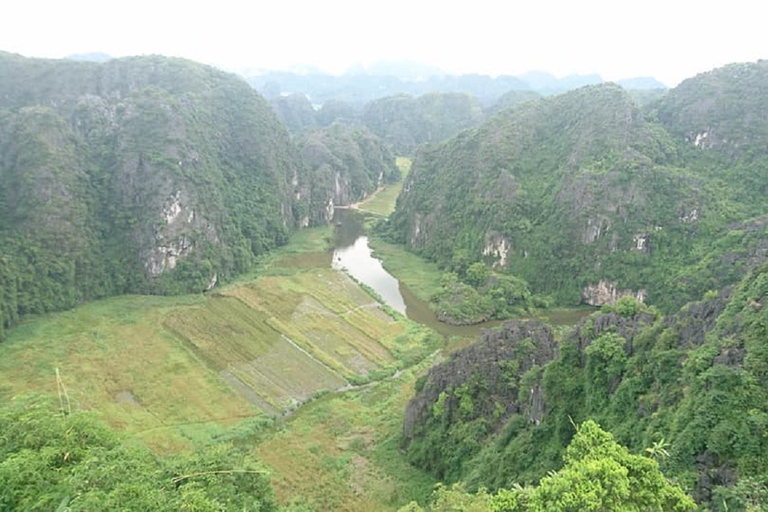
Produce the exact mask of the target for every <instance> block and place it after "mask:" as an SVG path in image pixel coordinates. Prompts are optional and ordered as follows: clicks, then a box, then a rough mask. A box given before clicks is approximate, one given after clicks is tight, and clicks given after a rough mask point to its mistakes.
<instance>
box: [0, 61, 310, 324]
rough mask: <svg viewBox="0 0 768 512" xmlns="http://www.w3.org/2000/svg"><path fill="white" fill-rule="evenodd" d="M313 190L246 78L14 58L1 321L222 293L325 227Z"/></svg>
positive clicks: (5, 131) (0, 80)
mask: <svg viewBox="0 0 768 512" xmlns="http://www.w3.org/2000/svg"><path fill="white" fill-rule="evenodd" d="M302 186H306V184H305V175H304V171H303V167H302V163H301V159H300V156H299V154H298V152H297V151H296V149H295V147H294V146H293V145H292V143H291V141H290V139H289V137H288V135H287V133H286V131H285V129H284V128H283V126H282V125H281V124H280V123H279V122H278V120H277V119H276V117H275V115H274V114H273V113H272V111H271V109H270V106H269V104H268V103H267V102H266V101H265V100H264V99H263V98H262V97H261V96H259V94H258V93H256V92H255V91H253V90H252V89H251V88H250V87H249V86H248V85H247V84H246V83H245V82H243V81H241V80H240V79H238V78H237V77H235V76H233V75H229V74H226V73H223V72H220V71H218V70H215V69H213V68H210V67H207V66H203V65H199V64H195V63H193V62H189V61H185V60H180V59H170V58H163V57H139V58H128V59H118V60H112V61H109V62H106V63H102V64H98V63H90V62H72V61H51V60H41V59H26V58H22V57H19V56H16V55H12V54H5V53H3V54H0V306H1V307H0V313H1V314H0V325H2V326H4V327H7V326H8V325H10V324H11V323H12V322H13V321H15V320H16V319H17V318H18V317H19V316H21V315H26V314H31V313H41V312H44V311H50V310H55V309H63V308H68V307H72V306H74V305H76V304H78V303H80V302H82V301H84V300H90V299H94V298H98V297H105V296H109V295H115V294H121V293H129V292H131V293H144V292H152V293H178V292H188V291H202V290H204V289H206V288H209V287H211V286H213V285H214V284H215V282H216V281H217V280H221V279H226V278H228V277H230V276H232V275H234V274H237V273H240V272H243V271H245V270H247V269H249V268H250V267H251V266H252V265H253V263H254V261H255V258H256V257H257V256H259V255H260V254H262V253H264V252H265V251H267V250H269V249H270V248H273V247H275V246H277V245H280V244H282V243H284V242H285V240H286V239H287V235H288V233H289V232H290V230H291V229H292V228H293V227H294V226H297V225H298V224H299V223H301V222H304V223H306V222H307V220H306V219H307V218H309V222H313V221H319V220H320V219H321V218H322V216H323V215H324V211H322V210H320V211H314V212H313V211H310V210H309V202H310V201H309V200H310V198H309V196H308V195H307V196H302V197H299V196H298V195H297V194H296V192H297V190H298V188H299V187H302ZM299 213H300V214H301V215H299Z"/></svg>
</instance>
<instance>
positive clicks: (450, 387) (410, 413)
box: [403, 321, 557, 446]
mask: <svg viewBox="0 0 768 512" xmlns="http://www.w3.org/2000/svg"><path fill="white" fill-rule="evenodd" d="M556 354H557V344H556V342H555V339H554V335H553V333H552V331H551V329H550V328H549V326H547V325H545V324H542V323H541V322H538V321H522V322H519V321H511V322H506V323H505V324H504V325H503V326H502V327H501V328H500V329H498V330H488V331H485V332H484V333H483V335H482V336H481V338H480V340H479V341H478V342H477V343H475V344H473V345H470V346H469V347H467V348H465V349H462V350H460V351H458V352H455V353H454V354H452V355H451V357H450V359H449V360H448V361H446V362H443V363H441V364H439V365H437V366H433V367H432V368H430V370H429V373H428V374H427V376H426V380H425V382H424V384H423V387H422V388H421V390H420V391H419V392H418V393H417V394H416V396H415V397H414V398H413V399H412V400H411V401H410V402H409V403H408V406H407V407H406V411H405V419H404V423H403V443H404V445H405V446H408V445H409V443H410V442H411V441H412V440H413V439H414V438H416V437H419V436H422V435H424V434H425V431H426V430H425V429H428V428H430V427H429V425H431V424H433V423H434V421H435V420H436V419H437V421H440V422H446V421H447V422H450V421H451V419H453V420H458V419H459V418H462V419H464V420H467V421H471V420H472V419H476V418H480V417H484V418H487V419H489V420H490V421H492V423H494V424H497V425H498V424H500V423H501V422H503V421H504V419H506V418H508V417H509V415H510V414H516V413H520V414H525V415H527V416H528V417H529V419H530V421H532V422H537V421H540V419H541V417H542V416H543V414H544V402H543V400H542V396H541V389H540V387H539V386H538V385H535V386H534V387H532V388H531V389H524V390H521V389H520V385H521V384H520V380H521V378H522V376H523V375H524V374H525V373H526V372H527V371H528V370H530V369H532V368H534V367H535V366H543V365H545V364H546V363H547V362H549V361H550V360H552V359H554V358H555V356H556ZM462 387H463V388H462ZM466 393H468V394H470V395H471V401H472V402H473V405H472V410H471V411H466V410H463V411H462V409H461V400H462V399H461V396H464V394H466ZM441 396H443V397H445V398H442V402H443V404H442V407H444V412H443V413H442V415H441V416H440V418H437V416H438V415H437V413H436V410H435V404H436V403H438V401H440V400H441Z"/></svg>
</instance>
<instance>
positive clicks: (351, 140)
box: [299, 123, 400, 221]
mask: <svg viewBox="0 0 768 512" xmlns="http://www.w3.org/2000/svg"><path fill="white" fill-rule="evenodd" d="M299 145H300V151H301V157H302V159H303V161H304V164H305V166H306V168H307V170H308V172H309V176H311V180H309V181H311V184H312V187H311V193H312V205H310V206H311V210H312V211H318V210H321V209H323V208H325V211H326V215H325V220H327V221H330V220H332V218H333V206H342V205H349V204H352V203H356V202H358V201H360V200H362V199H364V198H365V197H366V196H368V195H369V194H370V193H371V192H374V191H375V190H376V189H377V188H378V187H380V186H382V185H384V184H385V183H391V182H393V181H397V180H398V179H399V178H400V173H399V171H398V169H397V166H395V157H394V155H393V154H392V152H391V151H390V150H389V148H388V147H387V145H386V144H384V141H382V140H381V138H379V137H377V136H376V135H374V134H373V133H371V132H370V131H369V130H368V129H366V128H364V127H362V126H354V125H348V124H342V123H335V124H332V125H331V126H329V127H327V128H322V129H319V130H316V131H314V132H311V133H309V134H307V135H306V136H304V137H303V138H301V140H300V141H299ZM306 220H309V219H306Z"/></svg>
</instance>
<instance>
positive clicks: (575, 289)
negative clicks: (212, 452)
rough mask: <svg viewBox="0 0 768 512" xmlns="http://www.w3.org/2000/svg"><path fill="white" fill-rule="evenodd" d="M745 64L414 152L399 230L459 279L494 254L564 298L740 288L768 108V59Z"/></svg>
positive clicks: (540, 289) (669, 303)
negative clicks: (665, 91) (661, 92)
mask: <svg viewBox="0 0 768 512" xmlns="http://www.w3.org/2000/svg"><path fill="white" fill-rule="evenodd" d="M733 69H734V68H732V67H727V68H723V69H720V70H716V71H713V72H711V73H708V74H704V75H700V76H698V77H695V78H692V79H689V80H687V81H685V82H683V83H682V84H681V85H680V86H679V87H678V88H676V89H675V90H673V91H671V92H670V93H669V95H668V96H666V97H665V98H664V99H663V100H661V101H660V102H658V103H655V104H653V105H651V106H649V107H648V108H647V110H642V109H641V108H640V107H639V106H638V105H637V104H636V103H635V102H634V101H633V99H632V98H631V96H629V95H628V94H627V93H626V92H625V91H624V90H623V89H621V88H620V87H618V86H615V85H611V84H605V85H597V86H588V87H585V88H582V89H578V90H575V91H571V92H569V93H566V94H563V95H560V96H555V97H550V98H544V99H541V100H538V101H532V102H527V103H524V104H521V105H519V106H517V107H514V108H512V109H509V110H506V111H503V112H501V113H500V114H498V115H496V116H495V117H493V118H491V119H489V120H488V121H486V122H485V123H484V124H483V125H482V126H480V127H479V128H477V129H476V130H472V131H468V132H464V133H462V134H461V135H459V136H458V137H456V138H455V139H452V140H450V141H448V142H445V143H443V144H440V145H433V146H430V147H427V148H424V149H423V150H421V151H420V152H419V153H418V154H417V156H416V159H415V161H414V165H413V171H412V172H411V174H410V176H409V178H408V181H407V182H406V183H405V185H404V189H403V190H404V192H403V194H402V195H401V197H400V198H399V200H398V207H397V210H396V212H395V213H394V214H393V215H392V217H391V218H390V222H389V225H388V226H387V227H386V229H387V230H388V231H389V233H390V235H391V236H392V237H393V238H394V239H395V240H397V241H398V242H401V243H404V244H407V245H408V246H409V247H410V248H411V249H412V250H414V251H415V252H417V253H418V254H421V255H423V256H426V257H428V258H430V259H433V260H435V261H437V262H438V263H440V264H441V265H443V266H444V267H445V268H447V269H449V270H454V271H456V272H458V273H459V275H462V273H463V272H465V271H466V268H467V266H468V265H469V264H471V263H472V262H476V261H485V262H486V263H488V264H489V265H492V266H494V267H496V268H497V269H498V270H502V269H503V270H506V271H507V272H509V273H511V274H514V275H516V276H518V277H519V278H522V279H524V280H525V281H527V282H528V283H529V285H530V287H531V291H532V292H534V293H538V294H549V295H551V296H552V297H553V298H554V299H555V301H556V302H560V303H571V304H576V303H579V302H582V301H584V302H587V303H591V304H597V305H599V304H602V303H605V302H611V301H615V300H616V298H618V297H619V296H621V295H624V294H633V295H635V296H636V297H639V298H641V299H647V300H648V301H650V302H651V303H653V304H657V305H659V306H660V307H662V308H663V309H665V310H669V311H671V310H673V309H674V308H675V307H679V306H681V305H682V304H684V303H685V302H686V301H688V300H692V299H695V298H697V297H700V296H701V294H702V293H704V292H705V291H706V290H708V289H719V288H720V287H722V286H724V285H725V284H728V283H733V282H735V281H736V280H737V279H738V278H739V277H740V276H741V275H743V272H744V270H746V269H748V268H750V267H752V266H754V265H755V264H757V263H759V261H760V260H761V258H762V257H764V255H765V239H766V237H765V229H764V227H765V222H763V221H761V220H760V219H759V218H753V216H757V215H761V214H765V213H766V206H765V202H764V201H763V200H761V198H762V197H763V195H762V194H761V193H760V191H761V190H762V189H763V188H764V187H765V182H766V180H764V179H762V176H763V174H765V173H766V172H768V171H766V169H768V161H766V160H765V156H764V153H765V152H764V148H763V146H764V138H761V134H762V133H763V132H764V131H765V129H767V128H766V127H767V126H768V124H766V123H765V119H766V116H764V115H761V114H760V113H761V112H762V113H766V112H768V111H766V107H765V105H764V103H763V102H762V98H763V96H764V95H761V94H759V91H760V90H761V89H760V87H764V86H762V85H761V86H758V85H757V84H756V83H755V84H752V82H760V80H762V83H763V84H764V83H768V67H766V66H765V65H764V63H757V64H746V65H738V66H736V69H738V70H740V72H739V73H734V72H733ZM712 83H716V84H717V85H716V86H714V85H712ZM750 84H752V85H750ZM703 91H708V92H703ZM733 98H738V100H734V99H733ZM731 104H734V105H736V107H738V108H735V109H730V108H728V107H727V105H731ZM746 112H748V115H747V114H746ZM715 133H717V135H715ZM722 140H726V141H730V142H727V143H722V142H721V141H722ZM715 141H720V142H718V143H717V144H715ZM761 141H763V142H761ZM761 148H763V149H761ZM758 182H759V183H758ZM735 231H738V232H735ZM739 241H741V243H739ZM670 276H674V277H670Z"/></svg>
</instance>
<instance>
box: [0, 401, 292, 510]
mask: <svg viewBox="0 0 768 512" xmlns="http://www.w3.org/2000/svg"><path fill="white" fill-rule="evenodd" d="M0 432H2V433H3V434H2V436H0V508H1V509H3V510H167V511H177V510H196V511H201V512H202V511H222V510H233V511H235V510H238V511H240V510H254V511H264V512H266V511H275V510H277V504H276V502H275V499H274V496H273V492H272V489H271V488H270V486H269V478H268V475H267V473H266V471H265V470H264V469H263V467H262V466H261V465H260V464H259V463H258V462H257V461H256V460H255V459H254V458H253V457H252V456H251V455H249V454H248V450H247V449H246V447H245V445H243V444H242V443H241V442H240V441H242V440H239V441H238V440H237V439H231V440H229V441H222V442H219V443H214V444H211V445H209V446H207V447H206V448H204V449H201V450H199V451H197V452H196V453H195V454H193V455H185V456H175V457H165V458H163V457H158V456H156V455H154V454H152V453H151V452H150V451H149V450H147V449H146V448H144V447H141V446H138V445H137V446H133V445H130V444H126V443H124V442H123V440H122V439H120V437H119V436H118V435H116V434H115V433H114V432H113V431H111V430H110V429H108V428H107V427H106V426H105V425H104V424H103V423H101V422H100V421H99V420H98V419H97V418H96V417H95V416H94V415H92V414H88V413H84V412H77V411H69V410H68V409H67V407H66V402H62V409H61V410H56V409H55V408H53V407H52V404H50V403H49V402H47V401H46V400H45V399H40V398H35V397H19V398H16V399H14V400H12V401H11V402H9V403H6V404H4V405H3V406H2V407H0ZM238 443H240V445H239V446H238Z"/></svg>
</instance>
